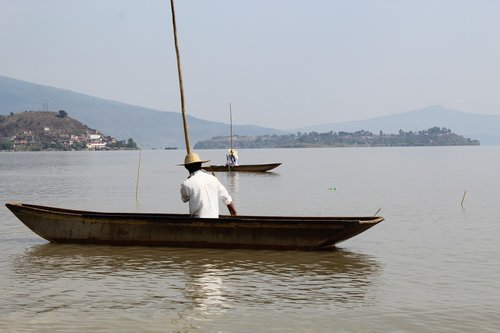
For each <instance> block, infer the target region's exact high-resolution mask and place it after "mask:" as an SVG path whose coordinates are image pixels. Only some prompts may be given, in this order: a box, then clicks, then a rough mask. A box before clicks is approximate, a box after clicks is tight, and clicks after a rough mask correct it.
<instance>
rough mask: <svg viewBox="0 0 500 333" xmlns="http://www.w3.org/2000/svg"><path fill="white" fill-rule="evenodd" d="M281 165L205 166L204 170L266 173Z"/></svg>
mask: <svg viewBox="0 0 500 333" xmlns="http://www.w3.org/2000/svg"><path fill="white" fill-rule="evenodd" d="M280 165H281V163H269V164H243V165H235V166H227V165H208V166H204V167H203V170H206V171H213V172H231V171H235V172H266V171H269V170H272V169H274V168H277V167H278V166H280Z"/></svg>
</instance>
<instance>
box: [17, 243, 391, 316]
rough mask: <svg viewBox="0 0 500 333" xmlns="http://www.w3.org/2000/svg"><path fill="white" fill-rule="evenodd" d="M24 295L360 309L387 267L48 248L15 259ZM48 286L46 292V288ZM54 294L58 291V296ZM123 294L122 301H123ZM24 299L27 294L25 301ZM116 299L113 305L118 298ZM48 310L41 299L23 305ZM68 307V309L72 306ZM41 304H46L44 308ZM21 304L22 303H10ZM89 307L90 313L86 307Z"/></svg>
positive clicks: (327, 258)
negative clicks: (360, 305) (374, 283)
mask: <svg viewBox="0 0 500 333" xmlns="http://www.w3.org/2000/svg"><path fill="white" fill-rule="evenodd" d="M13 266H14V270H13V280H14V281H16V282H15V283H16V284H17V285H18V286H17V288H15V290H18V291H20V292H21V293H28V294H29V295H32V296H30V297H31V298H34V297H35V298H36V296H33V295H40V296H39V297H42V298H43V299H44V301H47V302H48V303H51V302H52V303H56V304H52V306H59V304H60V303H61V302H62V301H63V300H62V298H65V296H64V295H66V296H69V297H70V298H72V299H78V300H80V302H76V303H77V305H70V306H76V307H78V303H80V308H79V310H80V311H85V308H86V307H88V306H92V308H93V309H95V308H100V309H106V308H108V309H109V307H110V306H111V307H112V308H120V309H132V308H134V309H137V308H138V307H139V308H154V309H156V310H158V309H163V310H164V311H170V310H180V311H181V312H183V311H193V310H194V311H195V312H198V313H201V314H213V313H222V312H224V311H226V310H227V309H230V308H235V307H236V305H237V306H238V307H241V306H246V307H259V308H262V307H269V308H270V309H273V310H277V309H279V308H283V307H288V308H290V307H296V308H299V309H300V308H301V307H303V306H304V305H329V306H333V307H343V308H345V307H353V306H357V305H358V304H363V305H366V304H367V302H368V303H369V302H370V301H371V300H373V299H374V297H375V292H374V287H373V280H374V279H375V278H376V277H377V276H378V275H379V274H380V273H381V270H382V267H381V265H380V264H379V263H378V262H377V261H376V260H375V259H374V258H373V257H371V256H369V255H365V254H359V253H353V252H348V251H343V250H338V251H333V252H279V251H250V250H237V251H225V250H206V249H203V250H201V249H176V248H142V247H108V246H86V245H83V246H82V245H61V244H43V245H36V246H33V247H31V248H30V249H29V250H28V251H27V252H26V253H25V254H23V255H21V256H19V257H17V258H15V262H14V263H13ZM44 286H45V287H44ZM46 288H49V290H52V292H51V293H50V296H51V297H50V298H48V297H47V296H49V295H47V294H46ZM116 295H122V299H121V300H118V301H117V300H116ZM18 296H21V295H18ZM112 298H114V300H113V301H111V299H112ZM26 302H32V303H33V304H31V305H30V307H32V308H33V309H34V311H45V310H46V309H45V306H51V305H49V304H45V303H44V305H43V306H41V304H42V303H41V300H40V299H32V300H31V301H28V300H26V299H25V300H24V301H23V302H21V303H18V304H17V305H18V306H20V305H22V306H23V307H24V306H27V305H28V304H27V303H26ZM64 304H65V306H68V305H67V304H66V303H64ZM34 305H38V306H41V307H40V308H38V309H37V306H34ZM10 306H14V307H15V306H16V304H10ZM82 306H83V309H81V307H82Z"/></svg>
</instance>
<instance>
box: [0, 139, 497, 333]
mask: <svg viewBox="0 0 500 333" xmlns="http://www.w3.org/2000/svg"><path fill="white" fill-rule="evenodd" d="M200 153H201V155H202V157H203V158H207V159H211V160H212V162H213V163H214V164H220V163H223V162H224V160H225V157H224V155H225V151H224V150H203V151H200ZM183 158H184V152H183V151H143V152H142V157H141V167H140V173H139V191H138V193H137V195H136V185H137V171H138V165H139V152H50V153H45V152H38V153H5V152H4V153H0V199H1V200H0V202H1V203H2V206H1V207H0V251H1V253H2V254H1V255H0V291H1V295H2V296H1V298H0V331H1V332H4V331H5V332H82V331H90V332H325V331H326V332H499V331H500V311H499V310H498V309H500V265H499V263H498V262H499V259H498V258H499V257H500V242H499V241H498V239H499V236H500V205H499V197H500V196H499V184H500V172H499V171H498V170H500V147H497V146H490V147H488V146H485V147H435V148H343V149H288V150H281V149H275V150H241V151H240V159H241V163H271V162H283V165H282V166H280V167H279V168H277V169H275V172H272V173H266V174H243V173H241V174H236V173H232V174H225V173H219V174H217V176H218V177H219V179H220V180H221V181H222V182H223V183H224V184H225V185H226V187H227V188H228V189H229V191H230V193H231V194H232V195H233V198H234V200H235V203H236V205H237V208H238V211H239V213H240V214H250V215H317V216H320V215H330V216H331V215H373V214H375V213H376V212H377V211H378V210H379V209H381V210H380V213H379V215H382V216H384V217H385V218H386V220H385V221H384V222H382V223H381V224H379V225H377V226H376V227H374V228H372V229H370V230H368V231H366V232H365V233H363V234H361V235H358V236H356V237H355V238H353V239H350V240H348V241H346V242H344V243H341V244H340V245H339V249H338V250H337V251H331V252H299V251H253V250H207V249H180V248H145V247H109V246H88V245H57V244H50V243H47V242H46V241H45V240H43V239H41V238H39V237H38V236H37V235H36V234H34V233H33V232H31V231H30V230H28V229H27V228H26V227H25V226H24V225H23V224H22V223H21V222H20V221H19V220H17V219H16V218H15V217H14V215H12V214H11V213H10V212H9V211H8V210H7V209H6V208H5V206H3V203H5V202H8V201H11V200H18V201H23V202H27V203H36V204H45V205H52V206H60V207H65V208H75V209H89V210H102V211H121V212H123V211H127V212H172V213H184V212H187V209H188V208H187V205H186V204H183V203H182V202H181V201H180V194H179V187H180V183H181V182H182V181H183V180H184V179H185V178H186V171H185V170H184V169H183V168H182V167H178V166H176V164H178V163H180V162H181V161H182V160H183ZM334 188H335V190H333V189H334ZM465 191H467V192H466V195H465V198H464V201H463V206H462V205H461V201H462V198H463V195H464V192H465Z"/></svg>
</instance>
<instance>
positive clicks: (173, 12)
mask: <svg viewBox="0 0 500 333" xmlns="http://www.w3.org/2000/svg"><path fill="white" fill-rule="evenodd" d="M170 8H171V9H172V26H173V28H174V42H175V56H176V58H177V74H178V76H179V90H180V93H181V111H182V123H183V125H184V139H185V140H186V153H187V154H190V153H191V145H190V143H189V131H188V125H187V117H186V108H185V104H184V85H183V81H182V71H181V56H180V53H179V44H178V42H177V26H176V23H175V9H174V0H170Z"/></svg>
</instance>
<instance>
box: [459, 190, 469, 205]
mask: <svg viewBox="0 0 500 333" xmlns="http://www.w3.org/2000/svg"><path fill="white" fill-rule="evenodd" d="M466 194H467V190H465V191H464V195H463V196H462V202H461V203H460V206H462V207H463V206H464V199H465V195H466Z"/></svg>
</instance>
